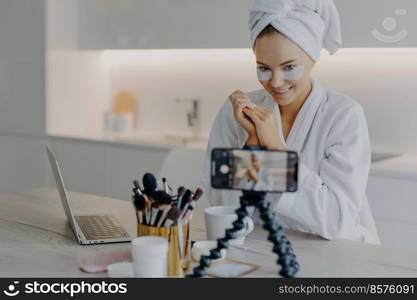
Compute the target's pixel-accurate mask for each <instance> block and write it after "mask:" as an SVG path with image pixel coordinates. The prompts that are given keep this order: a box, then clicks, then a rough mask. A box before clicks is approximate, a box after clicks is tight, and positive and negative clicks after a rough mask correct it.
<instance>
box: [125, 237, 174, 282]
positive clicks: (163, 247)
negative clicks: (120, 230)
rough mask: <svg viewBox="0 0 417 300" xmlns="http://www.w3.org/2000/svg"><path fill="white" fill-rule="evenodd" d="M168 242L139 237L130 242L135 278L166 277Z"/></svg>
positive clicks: (163, 239) (154, 238) (161, 239)
mask: <svg viewBox="0 0 417 300" xmlns="http://www.w3.org/2000/svg"><path fill="white" fill-rule="evenodd" d="M168 247H169V244H168V240H167V239H166V238H163V237H159V236H141V237H138V238H136V239H134V240H132V255H133V273H134V275H135V276H136V277H167V273H168V272H167V271H168V270H167V269H168V268H167V266H168Z"/></svg>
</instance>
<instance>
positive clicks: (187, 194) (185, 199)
mask: <svg viewBox="0 0 417 300" xmlns="http://www.w3.org/2000/svg"><path fill="white" fill-rule="evenodd" d="M191 196H192V193H191V191H190V190H186V191H185V193H184V196H183V197H182V200H181V204H178V208H179V209H180V210H181V211H182V210H183V209H184V207H185V205H186V204H187V203H188V202H189V201H190V199H191Z"/></svg>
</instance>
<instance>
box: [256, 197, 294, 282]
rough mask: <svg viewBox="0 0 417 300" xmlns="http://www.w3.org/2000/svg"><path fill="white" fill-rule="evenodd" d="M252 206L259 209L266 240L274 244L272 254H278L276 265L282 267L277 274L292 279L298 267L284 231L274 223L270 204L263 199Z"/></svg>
mask: <svg viewBox="0 0 417 300" xmlns="http://www.w3.org/2000/svg"><path fill="white" fill-rule="evenodd" d="M254 204H255V207H256V208H258V209H259V212H260V217H261V219H262V221H263V228H264V229H265V230H267V231H268V232H269V235H268V240H269V241H271V242H272V243H273V244H274V247H273V252H275V253H276V254H278V260H277V263H278V264H279V265H281V267H282V268H281V271H280V272H279V274H280V275H281V276H283V277H294V276H295V274H296V273H297V272H298V269H299V265H298V263H297V261H296V256H295V255H294V250H293V249H292V247H291V243H290V241H289V240H288V239H287V237H286V236H285V235H284V229H283V228H282V227H281V226H280V225H279V224H278V223H277V222H276V216H275V214H274V212H273V211H272V209H271V204H270V203H269V202H268V201H267V200H266V199H265V197H263V199H260V201H257V202H256V203H254Z"/></svg>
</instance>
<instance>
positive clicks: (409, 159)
mask: <svg viewBox="0 0 417 300" xmlns="http://www.w3.org/2000/svg"><path fill="white" fill-rule="evenodd" d="M371 175H373V176H380V177H390V178H396V179H405V180H413V181H417V155H413V154H404V155H400V156H398V157H393V158H390V159H386V160H383V161H379V162H376V163H375V164H373V166H372V169H371Z"/></svg>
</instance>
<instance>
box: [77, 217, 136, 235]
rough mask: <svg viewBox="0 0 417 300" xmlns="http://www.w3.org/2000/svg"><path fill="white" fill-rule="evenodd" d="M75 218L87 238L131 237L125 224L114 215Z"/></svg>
mask: <svg viewBox="0 0 417 300" xmlns="http://www.w3.org/2000/svg"><path fill="white" fill-rule="evenodd" d="M74 218H75V220H76V221H77V223H78V225H79V226H80V228H81V230H82V232H83V233H84V235H85V237H86V239H87V240H103V239H118V238H128V237H129V234H128V233H127V232H126V230H125V229H124V228H123V226H122V225H121V224H120V223H119V221H118V220H117V219H116V218H114V217H113V216H110V215H105V216H75V217H74Z"/></svg>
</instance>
